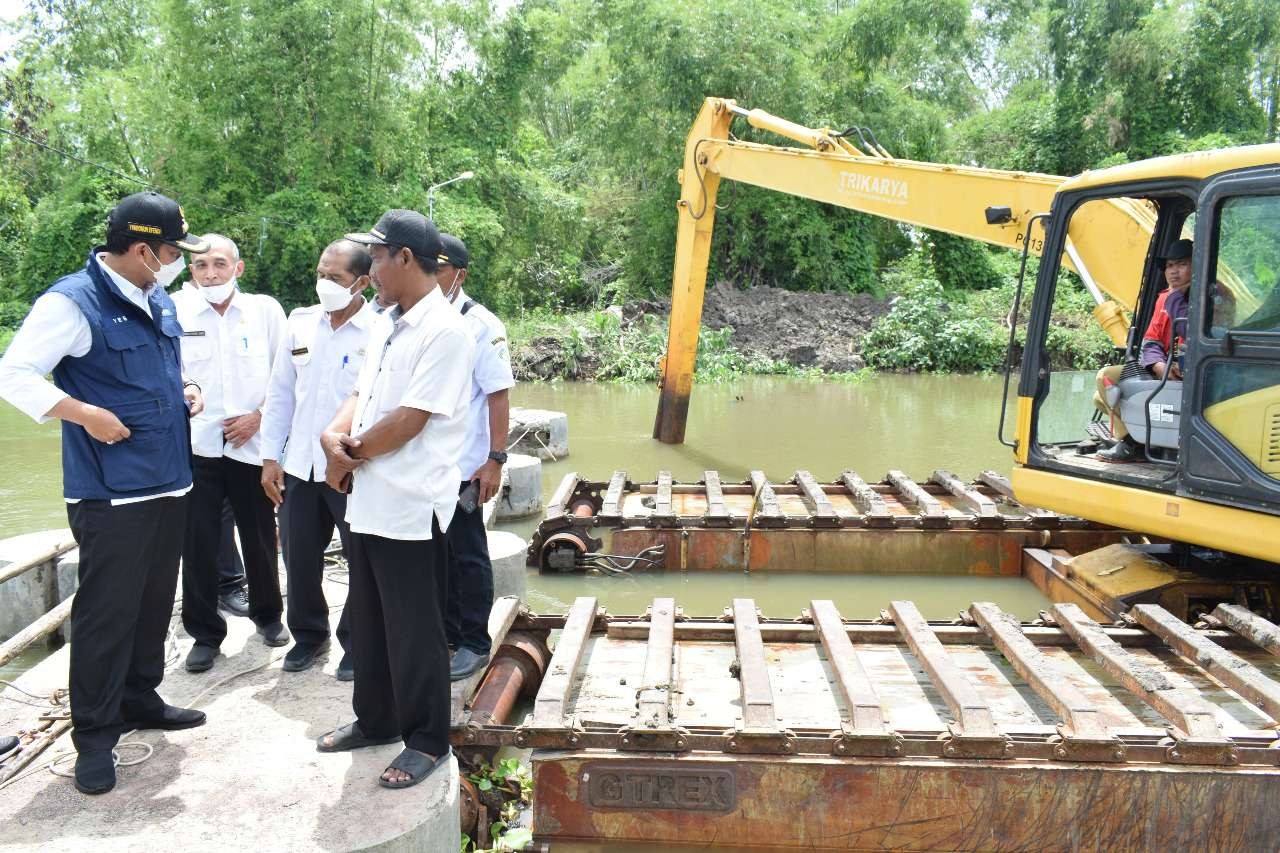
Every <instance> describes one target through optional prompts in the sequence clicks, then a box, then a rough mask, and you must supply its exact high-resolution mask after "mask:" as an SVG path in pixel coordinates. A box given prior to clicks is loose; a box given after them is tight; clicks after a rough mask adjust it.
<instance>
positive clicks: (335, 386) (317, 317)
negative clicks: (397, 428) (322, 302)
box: [262, 302, 378, 483]
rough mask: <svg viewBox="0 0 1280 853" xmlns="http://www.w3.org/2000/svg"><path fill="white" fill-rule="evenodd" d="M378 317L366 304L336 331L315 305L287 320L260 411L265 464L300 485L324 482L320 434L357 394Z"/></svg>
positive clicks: (321, 309) (327, 317) (300, 310)
mask: <svg viewBox="0 0 1280 853" xmlns="http://www.w3.org/2000/svg"><path fill="white" fill-rule="evenodd" d="M377 316H378V315H377V314H375V313H374V311H373V308H372V307H370V305H369V303H368V302H366V303H365V304H364V305H363V306H362V307H361V308H360V310H359V311H357V312H356V313H355V314H353V315H352V316H351V317H350V318H349V319H348V320H347V321H346V322H345V323H343V324H342V325H341V326H339V327H338V328H336V329H335V328H333V326H332V324H331V323H330V322H329V314H328V312H326V311H325V310H324V309H323V308H321V307H320V306H319V305H312V306H310V307H309V308H298V309H297V310H295V311H294V312H293V313H292V314H290V315H289V322H288V331H287V333H286V334H285V335H284V336H283V337H282V338H281V341H280V349H279V350H278V351H277V352H276V358H275V364H273V365H272V367H271V381H270V383H269V384H268V386H267V401H266V405H265V406H264V407H263V409H262V458H263V459H264V460H266V459H273V460H275V461H277V462H279V463H280V465H281V467H282V468H284V470H285V471H286V472H288V473H289V474H292V475H293V476H294V477H297V478H298V479H299V480H315V481H316V482H318V483H323V482H324V477H325V470H326V465H325V459H324V450H323V449H322V448H321V447H320V433H322V432H324V428H325V427H327V426H328V425H329V422H330V421H331V420H333V416H334V414H335V413H336V412H337V411H338V409H340V408H341V407H342V404H343V402H345V401H346V399H347V398H348V397H350V396H351V392H352V391H354V390H355V387H356V379H357V378H359V376H360V368H361V366H362V365H363V364H364V359H365V347H366V345H367V344H368V343H369V329H370V327H371V326H372V325H373V322H374V319H375V318H376V317H377Z"/></svg>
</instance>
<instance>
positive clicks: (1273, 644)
mask: <svg viewBox="0 0 1280 853" xmlns="http://www.w3.org/2000/svg"><path fill="white" fill-rule="evenodd" d="M1210 615H1211V616H1213V618H1214V619H1217V620H1218V621H1219V622H1221V623H1222V624H1223V625H1226V626H1227V627H1228V628H1230V629H1231V630H1232V631H1235V632H1236V633H1237V634H1239V635H1240V636H1242V637H1244V638H1246V639H1248V640H1249V641H1250V642H1252V643H1254V644H1255V645H1257V646H1259V647H1260V648H1263V649H1266V650H1267V651H1269V652H1271V654H1273V655H1280V628H1278V627H1276V626H1275V625H1273V624H1272V623H1270V622H1268V621H1267V620H1266V619H1263V618H1262V617H1261V616H1259V615H1257V614H1256V613H1251V612H1250V611H1249V610H1248V609H1246V608H1244V607H1241V606H1240V605H1238V604H1219V605H1218V606H1217V607H1215V608H1214V609H1213V613H1212V614H1210Z"/></svg>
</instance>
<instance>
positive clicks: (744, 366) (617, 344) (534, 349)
mask: <svg viewBox="0 0 1280 853" xmlns="http://www.w3.org/2000/svg"><path fill="white" fill-rule="evenodd" d="M732 331H733V330H732V329H729V328H724V329H705V328H704V329H702V331H701V332H700V333H699V336H698V361H697V378H698V380H699V381H701V382H718V381H723V380H726V379H730V378H733V377H735V376H740V375H742V374H748V373H751V374H760V373H786V374H793V375H802V374H803V373H804V371H802V370H799V369H797V368H793V367H791V366H790V365H787V364H785V363H783V362H777V361H772V360H770V359H766V358H760V357H758V356H750V355H746V354H744V353H742V352H740V351H739V350H738V349H736V348H735V347H734V346H733V344H732V343H730V336H731V334H732ZM507 335H508V337H509V338H510V339H511V347H512V361H513V364H514V366H515V368H516V371H517V373H518V374H520V375H522V376H523V377H525V378H538V379H610V380H618V381H624V382H656V381H657V380H658V361H659V359H661V358H662V356H663V354H664V353H665V352H666V347H667V323H666V320H665V319H662V318H658V317H656V316H651V315H650V316H645V317H642V318H640V319H639V320H638V321H637V322H635V323H632V324H630V325H628V326H625V327H624V326H623V325H622V323H621V321H620V320H619V319H618V317H617V316H616V315H615V314H614V313H611V312H605V311H583V312H576V313H569V314H564V313H552V312H550V311H547V310H545V309H543V310H539V311H536V312H533V313H531V314H527V315H525V316H524V317H521V318H520V319H518V320H516V321H514V322H513V323H511V325H509V326H508V328H507Z"/></svg>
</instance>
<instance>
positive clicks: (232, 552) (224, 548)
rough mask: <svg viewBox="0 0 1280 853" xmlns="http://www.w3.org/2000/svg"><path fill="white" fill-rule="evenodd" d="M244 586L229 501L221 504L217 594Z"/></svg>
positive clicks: (242, 564)
mask: <svg viewBox="0 0 1280 853" xmlns="http://www.w3.org/2000/svg"><path fill="white" fill-rule="evenodd" d="M242 586H244V563H243V562H242V561H241V559H240V552H239V551H237V550H236V517H235V514H234V513H233V512H232V511H231V501H228V500H224V501H223V502H222V529H221V531H219V533H218V594H219V595H224V594H226V593H228V592H235V591H236V590H237V589H239V588H240V587H242Z"/></svg>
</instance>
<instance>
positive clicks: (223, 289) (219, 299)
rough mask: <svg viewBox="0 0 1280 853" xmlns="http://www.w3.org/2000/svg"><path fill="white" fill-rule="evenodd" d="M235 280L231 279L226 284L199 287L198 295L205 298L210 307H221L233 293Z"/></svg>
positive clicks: (233, 277)
mask: <svg viewBox="0 0 1280 853" xmlns="http://www.w3.org/2000/svg"><path fill="white" fill-rule="evenodd" d="M235 289H236V279H235V276H232V277H231V281H229V282H227V283H226V284H205V285H201V287H200V295H201V296H203V297H204V298H205V301H207V302H208V303H209V304H210V305H221V304H222V303H223V302H226V301H227V300H228V299H230V298H231V294H232V293H234V292H235Z"/></svg>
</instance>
